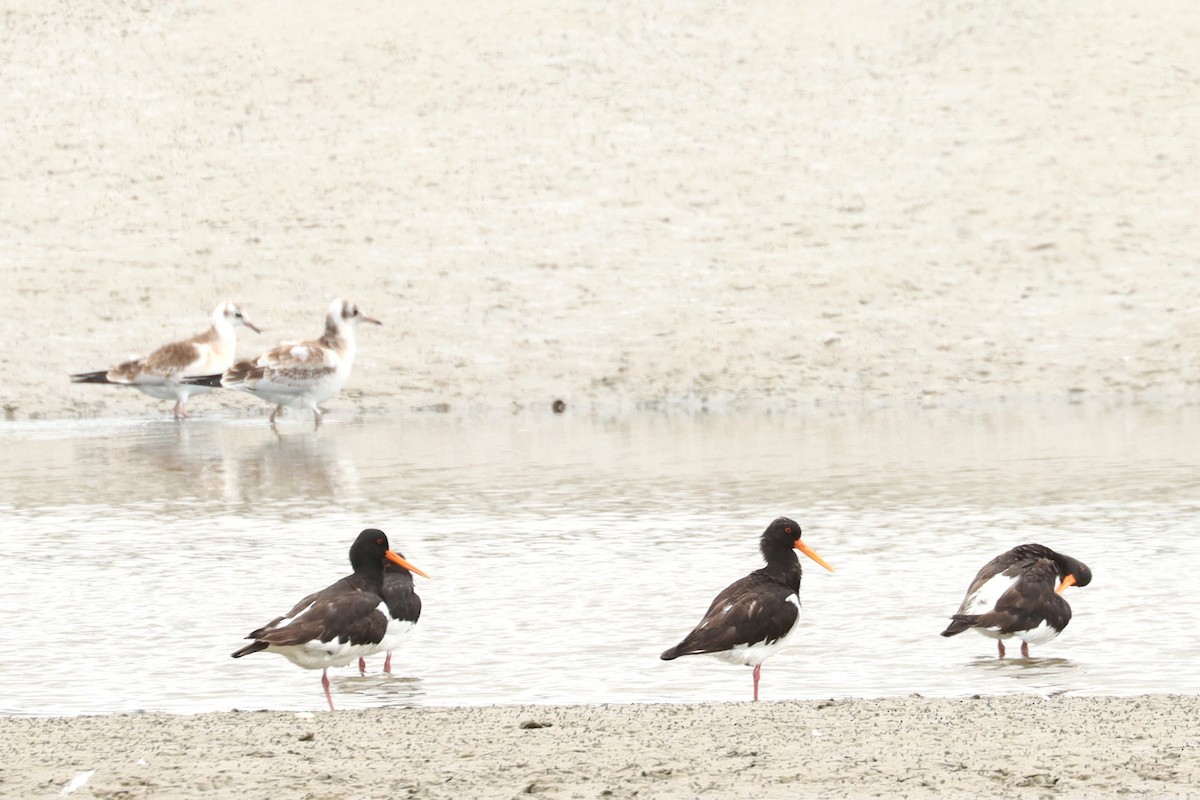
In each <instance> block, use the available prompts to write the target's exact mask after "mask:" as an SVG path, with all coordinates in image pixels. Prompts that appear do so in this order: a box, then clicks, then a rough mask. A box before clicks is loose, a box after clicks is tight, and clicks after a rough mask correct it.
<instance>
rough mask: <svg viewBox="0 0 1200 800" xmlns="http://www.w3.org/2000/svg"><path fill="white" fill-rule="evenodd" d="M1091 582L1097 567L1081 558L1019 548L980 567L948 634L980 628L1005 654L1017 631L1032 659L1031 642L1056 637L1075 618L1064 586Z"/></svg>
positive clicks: (1033, 547)
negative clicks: (1085, 562)
mask: <svg viewBox="0 0 1200 800" xmlns="http://www.w3.org/2000/svg"><path fill="white" fill-rule="evenodd" d="M1056 581H1057V582H1058V588H1055V586H1054V584H1055V582H1056ZM1091 582H1092V571H1091V570H1090V569H1088V567H1087V565H1086V564H1084V563H1083V562H1082V561H1079V560H1078V559H1075V558H1071V557H1070V556H1067V555H1063V554H1062V553H1056V552H1054V551H1053V550H1051V549H1050V548H1049V547H1046V546H1045V545H1040V544H1023V545H1021V546H1019V547H1014V548H1013V549H1012V550H1009V551H1008V552H1007V553H1001V554H1000V555H998V556H996V557H995V558H993V559H992V560H991V561H989V562H988V563H987V564H985V565H984V567H983V569H981V570H979V574H978V575H976V576H975V580H973V581H971V586H970V588H969V589H967V596H966V597H965V598H963V601H962V605H961V606H959V607H958V613H956V614H954V615H953V616H952V617H950V619H951V620H952V622H951V623H950V625H949V626H947V628H946V630H944V631H942V636H954V635H955V634H959V633H962V632H963V631H965V630H967V629H968V628H974V629H975V630H977V631H979V632H980V633H982V634H983V635H984V636H988V637H991V638H993V639H995V640H996V647H997V649H998V650H999V653H1000V658H1004V640H1005V639H1011V638H1012V637H1014V636H1016V637H1017V638H1018V639H1020V640H1021V655H1022V656H1024V657H1025V658H1029V645H1031V644H1039V645H1040V644H1046V643H1047V642H1051V641H1053V640H1054V639H1056V638H1057V637H1058V635H1059V634H1060V633H1062V632H1063V628H1065V627H1067V623H1069V622H1070V621H1071V606H1070V605H1068V604H1067V601H1066V600H1064V599H1063V598H1062V592H1063V590H1064V589H1066V588H1067V587H1068V586H1087V585H1088V584H1089V583H1091Z"/></svg>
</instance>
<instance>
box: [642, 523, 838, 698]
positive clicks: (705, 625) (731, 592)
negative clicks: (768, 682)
mask: <svg viewBox="0 0 1200 800" xmlns="http://www.w3.org/2000/svg"><path fill="white" fill-rule="evenodd" d="M759 549H761V550H762V554H763V558H764V559H765V560H766V562H767V565H766V566H765V567H763V568H762V569H758V570H755V571H754V572H751V573H750V574H749V575H747V576H746V577H744V578H742V579H741V580H738V581H735V582H734V583H732V584H730V585H729V586H727V587H726V588H725V590H724V591H722V592H721V593H720V594H718V595H717V597H716V599H715V600H713V601H712V605H710V606H709V607H708V611H706V612H705V614H704V619H702V620H700V624H699V625H697V626H696V627H695V628H694V629H693V630H692V632H691V633H689V634H688V635H687V636H685V637H684V638H683V641H681V642H680V643H679V644H677V645H675V646H674V647H672V648H670V649H668V650H666V651H665V652H664V653H663V654H662V655H661V656H660V658H662V660H663V661H671V660H673V659H676V658H679V657H680V656H690V655H697V654H701V653H707V654H711V655H714V656H716V657H717V658H720V659H722V660H724V661H728V662H730V663H733V664H745V665H747V666H751V665H752V666H753V667H754V699H755V700H758V679H759V676H760V675H761V672H762V663H763V662H764V661H766V660H767V659H768V658H769V657H770V656H772V655H774V654H775V653H776V652H778V651H779V650H780V649H782V648H783V647H784V645H786V644H787V643H788V641H789V640H791V639H792V638H793V637H794V635H795V633H796V631H797V629H798V627H799V625H798V624H797V623H798V622H799V620H800V575H801V569H800V559H799V558H797V557H796V553H795V551H796V550H799V551H800V552H801V553H804V554H805V555H806V556H808V557H809V558H811V559H812V560H813V561H816V562H817V563H818V564H820V565H821V566H822V567H824V568H825V569H827V570H829V571H830V572H833V567H831V566H829V564H827V563H826V562H825V560H824V559H823V558H821V557H820V556H819V555H817V554H816V553H814V552H813V551H812V549H811V548H810V547H809V546H808V545H807V544H805V543H804V542H803V541H801V539H800V526H799V525H797V524H796V523H795V522H794V521H792V520H790V519H788V518H787V517H780V518H779V519H777V520H775V521H774V522H772V523H771V524H770V525H768V526H767V529H766V530H765V531H763V535H762V539H761V540H760V542H759Z"/></svg>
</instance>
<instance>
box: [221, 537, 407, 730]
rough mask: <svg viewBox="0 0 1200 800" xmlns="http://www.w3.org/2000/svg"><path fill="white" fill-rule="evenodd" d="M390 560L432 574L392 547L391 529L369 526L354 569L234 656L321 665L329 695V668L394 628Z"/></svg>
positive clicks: (353, 556) (354, 553)
mask: <svg viewBox="0 0 1200 800" xmlns="http://www.w3.org/2000/svg"><path fill="white" fill-rule="evenodd" d="M385 561H390V562H391V563H394V564H397V565H399V566H401V567H404V569H406V570H409V571H411V572H415V573H416V574H418V575H421V576H423V577H426V578H427V577H429V576H428V575H426V574H425V573H424V572H422V571H421V570H419V569H417V568H416V567H415V566H413V565H412V564H410V563H409V562H408V561H406V560H405V559H404V558H402V557H401V556H400V555H398V554H397V553H394V552H392V551H391V550H390V549H389V548H388V538H387V535H386V534H385V533H384V532H383V531H381V530H377V529H375V528H367V529H366V530H364V531H363V532H362V533H360V534H359V535H358V538H357V539H355V540H354V544H352V545H351V546H350V566H351V567H353V569H354V573H353V574H351V575H347V576H346V577H345V578H342V579H341V580H339V581H337V582H336V583H333V584H331V585H330V586H327V587H326V588H324V589H322V590H321V591H319V592H315V593H313V594H310V595H309V596H308V597H305V598H304V599H303V600H301V601H300V602H299V603H297V604H296V605H295V606H293V607H292V610H291V611H289V612H287V614H285V615H283V616H281V617H276V618H275V619H273V620H271V621H270V622H268V623H267V624H266V625H264V626H263V627H261V628H259V629H258V630H255V631H253V632H251V633H250V635H248V636H247V637H246V638H247V639H253V640H254V642H253V643H252V644H248V645H246V646H245V647H243V648H242V649H240V650H238V651H237V652H235V653H233V657H234V658H241V657H242V656H244V655H249V654H250V653H257V652H259V651H260V650H266V651H267V652H268V653H279V654H280V655H282V656H283V657H284V658H286V659H287V660H288V661H291V662H292V663H293V664H296V665H298V666H301V667H304V668H305V669H319V670H321V671H322V672H321V685H322V686H323V687H324V688H325V699H326V700H328V701H329V710H330V711H333V697H332V696H331V695H330V693H329V668H330V667H342V666H345V665H346V664H349V663H350V662H352V661H354V659H356V658H359V657H360V656H364V655H368V654H370V653H373V652H377V650H376V648H377V647H378V646H379V644H380V642H382V641H383V640H384V637H385V636H386V634H387V629H388V619H389V616H388V613H387V612H388V608H387V603H385V602H384V599H383V565H384V562H385Z"/></svg>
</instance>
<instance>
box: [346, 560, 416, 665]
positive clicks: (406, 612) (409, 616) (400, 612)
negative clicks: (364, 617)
mask: <svg viewBox="0 0 1200 800" xmlns="http://www.w3.org/2000/svg"><path fill="white" fill-rule="evenodd" d="M396 555H398V556H400V557H401V558H404V554H403V553H397V554H396ZM383 602H385V603H387V610H388V626H387V633H385V634H384V636H383V641H381V642H380V643H379V646H378V647H376V648H375V651H374V652H376V653H387V657H386V658H385V659H384V660H383V671H384V672H387V673H389V674H390V673H391V671H392V651H393V650H395V649H396V647H398V646H399V644H400V643H401V642H402V641H404V640H405V639H407V638H408V635H409V634H410V633H412V629H413V628H414V627H416V625H417V620H419V619H420V618H421V598H420V597H419V596H418V595H417V590H416V588H415V587H414V586H413V579H412V572H410V571H409V570H407V569H405V568H404V567H402V566H400V565H399V564H396V563H394V562H392V561H385V562H384V563H383ZM358 670H359V672H363V673H365V672H366V671H367V662H366V661H365V660H363V659H362V658H359V659H358Z"/></svg>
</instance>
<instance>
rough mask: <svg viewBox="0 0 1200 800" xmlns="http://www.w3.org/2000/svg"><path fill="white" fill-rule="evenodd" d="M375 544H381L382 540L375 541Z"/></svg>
mask: <svg viewBox="0 0 1200 800" xmlns="http://www.w3.org/2000/svg"><path fill="white" fill-rule="evenodd" d="M375 544H383V539H376V540H375Z"/></svg>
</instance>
